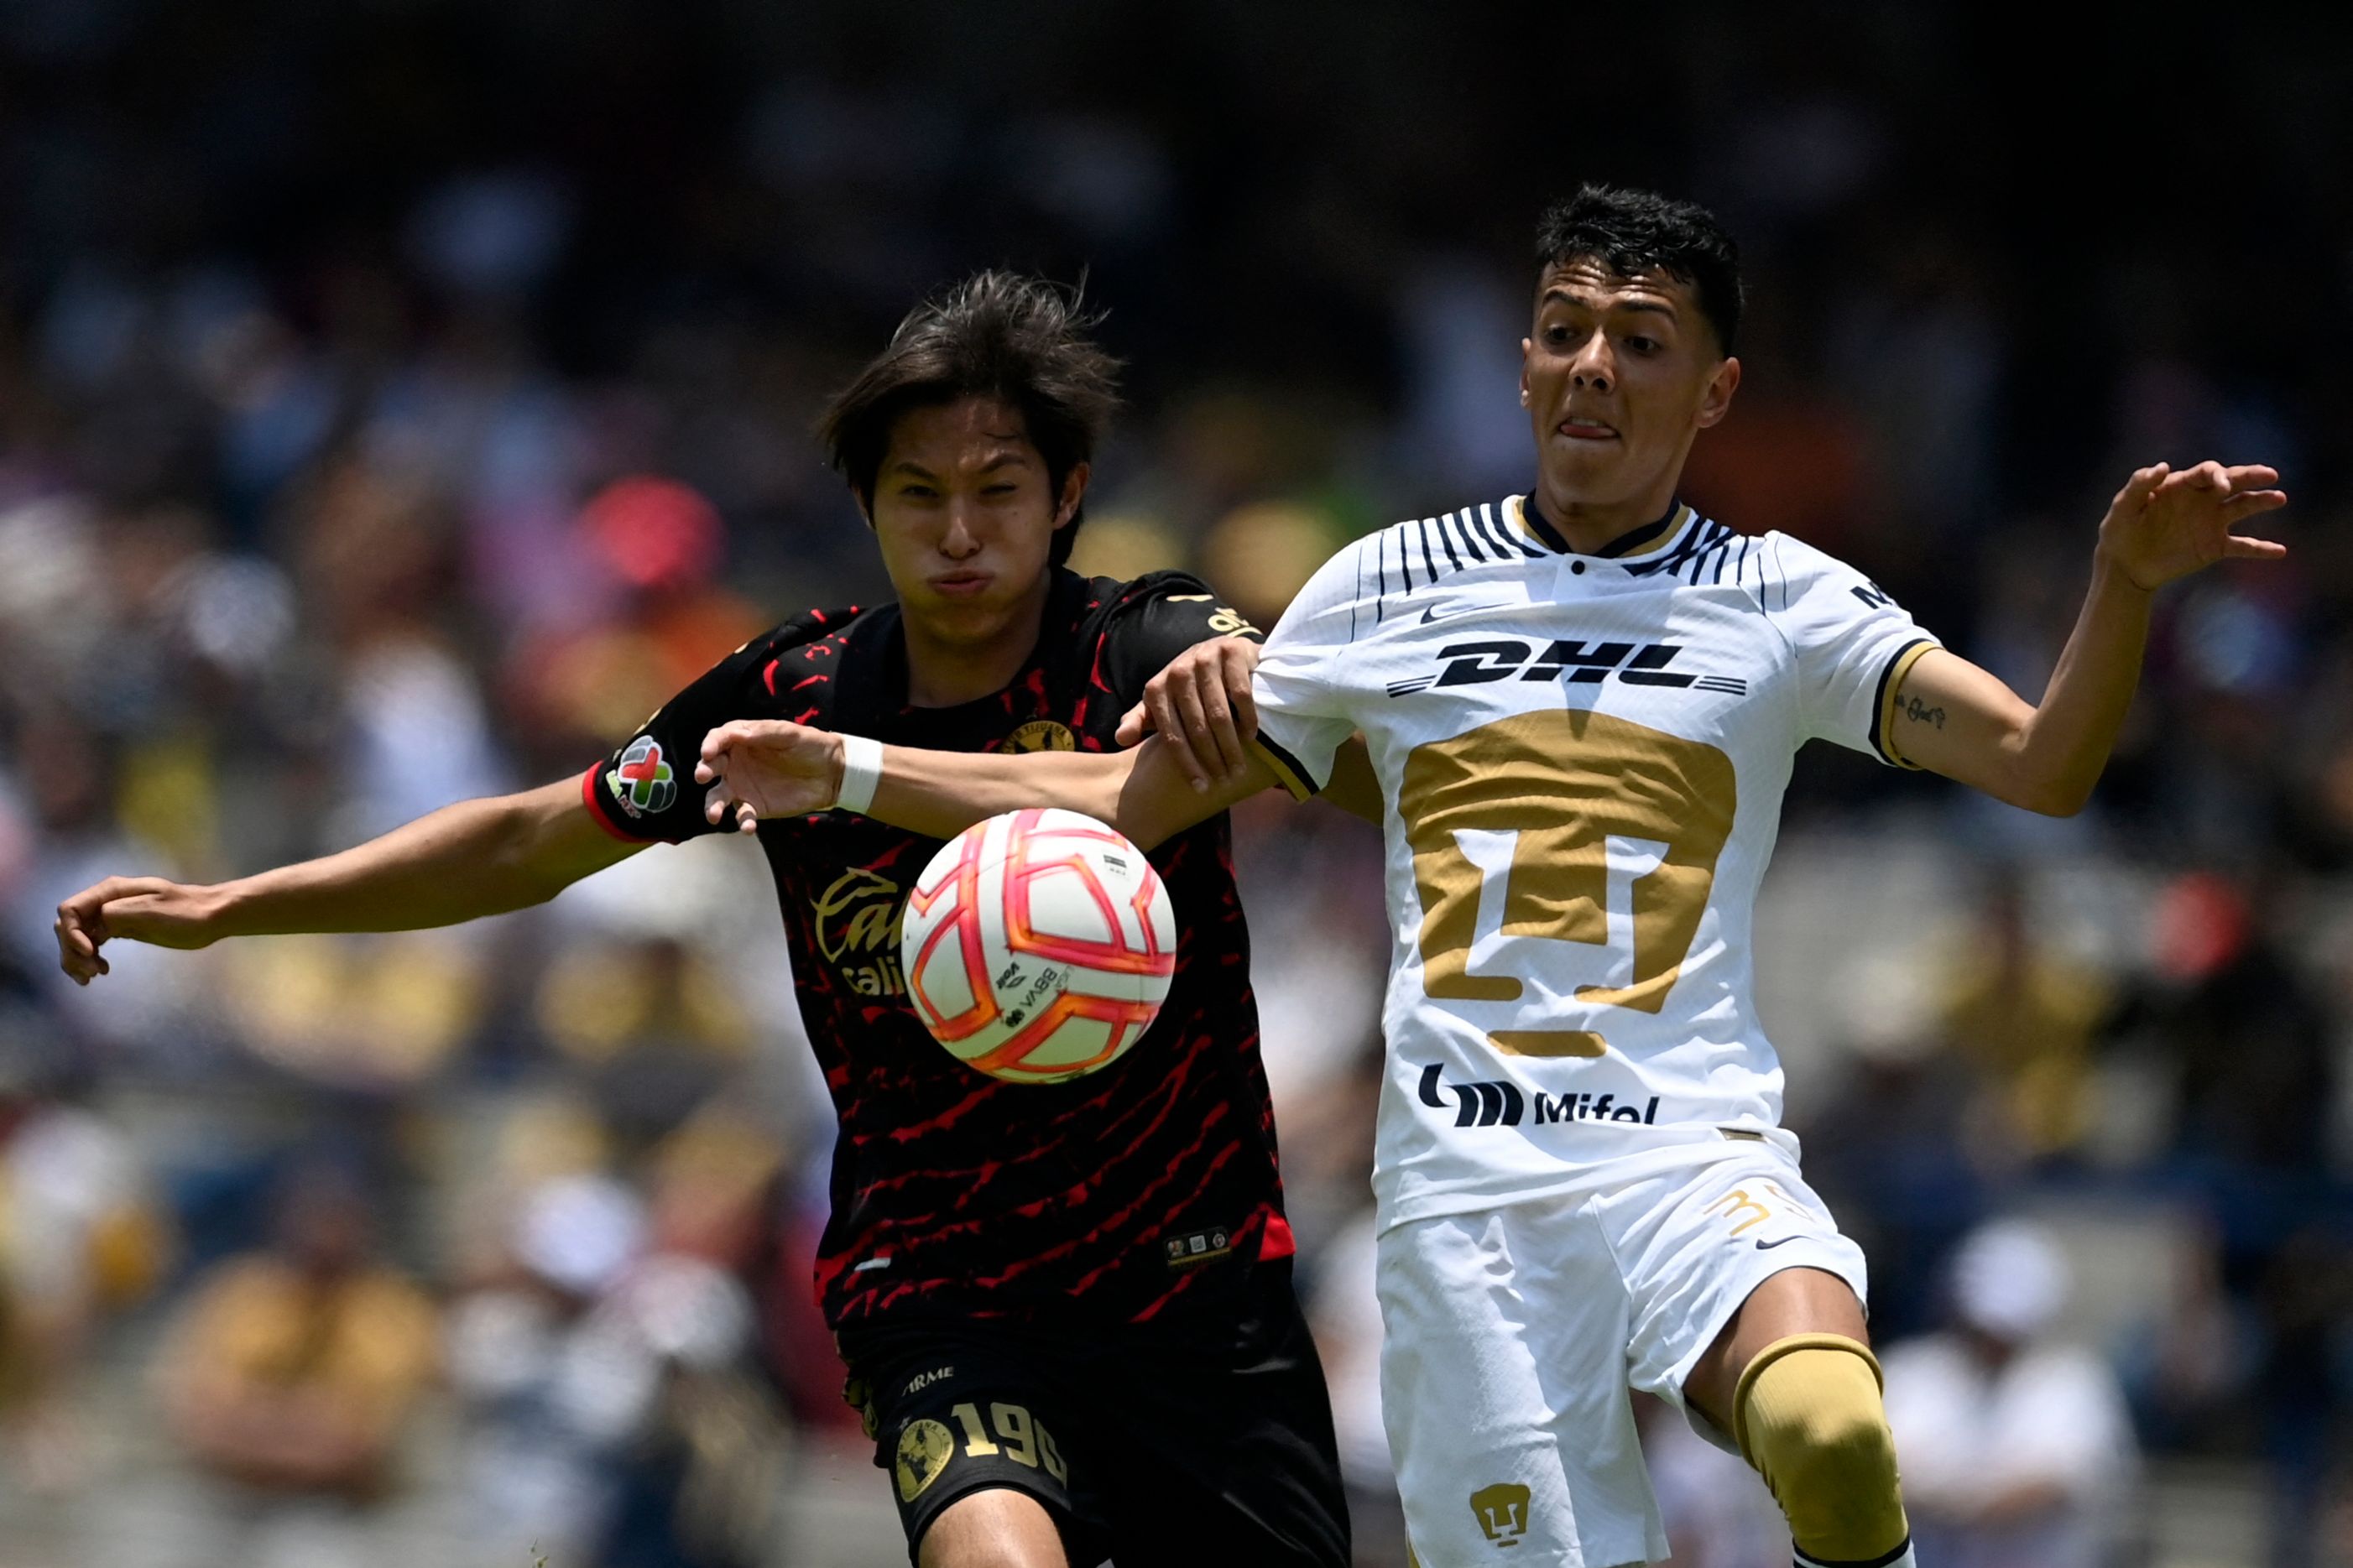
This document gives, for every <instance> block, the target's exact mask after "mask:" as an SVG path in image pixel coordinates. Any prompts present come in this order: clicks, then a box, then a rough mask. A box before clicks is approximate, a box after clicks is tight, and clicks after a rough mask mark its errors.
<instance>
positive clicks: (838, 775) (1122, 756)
mask: <svg viewBox="0 0 2353 1568" xmlns="http://www.w3.org/2000/svg"><path fill="white" fill-rule="evenodd" d="M877 751H878V752H879V769H880V771H879V774H878V775H877V777H876V779H875V782H874V785H873V794H872V795H871V798H870V799H868V800H867V801H866V803H865V804H864V805H862V806H860V807H858V808H857V809H859V810H860V811H861V812H862V813H863V814H864V815H865V816H871V817H873V818H875V819H876V820H877V821H880V822H887V823H889V824H891V825H892V826H893V827H903V828H905V829H907V830H908V831H909V832H911V833H921V834H923V835H925V836H926V837H933V838H952V837H955V835H957V834H959V833H961V832H963V831H964V830H965V828H967V827H969V826H972V825H973V824H974V823H976V822H980V821H983V820H985V819H986V818H988V817H991V816H998V815H1000V814H1002V813H1004V812H1008V811H1020V810H1024V809H1027V808H1029V807H1032V806H1058V807H1060V808H1061V809H1063V810H1065V811H1077V812H1083V813H1085V814H1086V815H1087V816H1092V817H1094V818H1095V819H1096V820H1098V821H1101V822H1108V823H1110V824H1111V825H1112V826H1114V827H1117V828H1118V829H1119V830H1120V831H1121V832H1122V833H1124V834H1126V835H1127V836H1128V837H1130V838H1132V839H1134V841H1135V842H1136V843H1137V844H1139V845H1141V846H1142V847H1145V848H1147V849H1148V848H1151V847H1153V846H1155V845H1156V844H1159V843H1160V842H1162V841H1163V840H1165V839H1166V838H1168V837H1172V836H1174V835H1176V834H1177V833H1181V832H1183V831H1184V830H1185V829H1186V828H1187V827H1190V826H1193V825H1194V824H1195V823H1197V822H1202V821H1206V820H1207V819H1208V818H1209V817H1211V816H1215V815H1217V814H1218V813H1219V812H1220V811H1223V810H1225V809H1226V807H1227V806H1229V805H1232V804H1233V803H1234V802H1235V801H1237V800H1240V799H1241V798H1242V797H1243V796H1245V795H1252V794H1255V793H1256V792H1257V791H1259V790H1261V789H1264V788H1266V787H1267V786H1268V785H1269V784H1272V783H1273V782H1274V778H1273V774H1272V773H1269V772H1268V771H1267V768H1266V765H1265V764H1264V763H1261V762H1259V761H1257V760H1256V759H1255V758H1252V759H1251V760H1250V763H1249V765H1248V766H1247V767H1246V768H1245V769H1244V770H1243V772H1242V773H1241V774H1240V775H1239V776H1238V777H1236V778H1234V779H1231V780H1228V781H1223V782H1220V783H1218V784H1214V785H1212V786H1211V787H1208V788H1206V789H1204V788H1198V787H1196V785H1195V784H1194V781H1193V780H1192V779H1191V778H1190V777H1189V776H1188V775H1187V773H1186V771H1185V770H1184V768H1183V767H1182V766H1181V765H1180V764H1179V763H1178V762H1177V761H1176V756H1175V754H1174V752H1173V751H1172V749H1171V748H1170V747H1169V745H1168V743H1167V742H1166V741H1165V740H1163V739H1161V738H1160V737H1159V736H1157V735H1155V736H1154V737H1152V738H1151V739H1150V740H1147V741H1146V742H1145V743H1144V744H1143V745H1141V746H1137V747H1135V748H1134V749H1133V750H1131V751H1124V752H977V753H976V752H934V751H928V750H925V749H923V748H921V747H916V746H882V747H880V748H877ZM845 757H846V752H845V746H844V737H842V736H839V735H834V734H828V733H827V732H826V731H821V730H810V729H806V728H804V727H803V726H801V725H798V724H793V723H789V722H786V721H782V720H774V719H764V720H740V721H735V722H733V723H729V724H723V725H721V726H720V727H719V728H718V729H716V730H713V731H711V733H710V734H709V735H707V736H706V737H704V739H703V742H702V756H701V758H700V759H699V760H698V762H697V763H696V766H695V771H694V777H695V782H696V783H697V784H704V785H707V786H709V790H710V793H709V794H708V795H706V796H705V798H704V803H703V809H704V814H705V815H706V816H708V818H709V819H710V820H711V821H712V823H714V824H717V823H722V822H727V821H730V820H732V821H733V825H734V826H735V827H736V829H737V830H738V831H740V832H750V831H752V830H753V829H754V828H756V827H757V826H758V825H759V823H760V820H761V819H763V818H766V817H778V816H802V815H804V814H806V813H808V812H814V811H826V810H829V809H831V808H832V807H833V806H834V805H836V804H837V803H838V802H839V800H840V798H841V795H842V785H843V782H844V780H845V778H846V776H847V765H846V761H845Z"/></svg>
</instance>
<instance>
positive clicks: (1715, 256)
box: [1536, 184, 1743, 354]
mask: <svg viewBox="0 0 2353 1568" xmlns="http://www.w3.org/2000/svg"><path fill="white" fill-rule="evenodd" d="M1587 258H1589V259H1591V260H1594V261H1599V262H1600V263H1601V264H1602V265H1603V266H1604V267H1607V268H1609V269H1610V270H1611V271H1612V272H1615V273H1617V274H1619V275H1620V276H1621V277H1626V278H1631V277H1633V276H1635V275H1636V274H1638V273H1642V272H1648V271H1650V270H1651V268H1657V269H1658V270H1659V271H1661V272H1663V273H1665V274H1666V275H1667V276H1668V277H1670V278H1673V279H1679V280H1680V281H1682V282H1684V283H1687V284H1689V285H1691V289H1692V292H1693V293H1694V294H1695V295H1697V296H1698V297H1699V309H1700V314H1702V315H1703V316H1705V317H1706V318H1707V321H1708V325H1709V326H1711V327H1713V328H1715V342H1716V346H1717V347H1719V348H1721V349H1722V350H1723V351H1724V352H1725V353H1727V354H1728V353H1731V352H1732V344H1733V340H1734V339H1735V338H1736V336H1737V335H1738V334H1739V331H1740V306H1741V299H1742V292H1743V291H1742V289H1741V284H1740V247H1739V246H1738V245H1737V244H1736V243H1735V242H1734V241H1733V237H1732V236H1730V235H1729V234H1726V233H1725V231H1724V226H1723V225H1722V224H1720V223H1718V222H1716V221H1715V214H1714V213H1712V212H1710V211H1708V210H1707V209H1706V208H1705V207H1704V206H1701V205H1699V204H1697V203H1696V202H1679V201H1676V200H1675V199H1674V198H1672V196H1662V195H1658V194H1657V193H1656V192H1653V191H1630V190H1626V189H1623V188H1621V187H1619V186H1615V185H1593V184H1588V185H1580V186H1578V187H1577V194H1576V195H1573V196H1571V197H1569V198H1568V199H1567V201H1565V202H1556V203H1555V204H1554V205H1552V206H1550V207H1548V208H1546V211H1545V215H1544V216H1543V217H1542V218H1540V219H1538V220H1537V223H1536V266H1537V268H1539V269H1542V268H1549V267H1558V266H1560V265H1562V264H1563V263H1565V262H1570V261H1577V260H1580V259H1587Z"/></svg>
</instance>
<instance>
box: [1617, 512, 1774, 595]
mask: <svg viewBox="0 0 2353 1568" xmlns="http://www.w3.org/2000/svg"><path fill="white" fill-rule="evenodd" d="M1763 555H1764V551H1763V550H1762V549H1761V548H1760V542H1759V541H1757V540H1755V539H1752V538H1750V537H1749V536H1748V535H1746V534H1745V533H1736V532H1734V531H1732V530H1731V529H1729V528H1726V527H1725V525H1724V524H1722V523H1720V522H1718V521H1715V519H1714V518H1712V517H1694V518H1693V519H1692V521H1691V524H1690V526H1689V527H1687V528H1685V529H1684V530H1683V537H1682V538H1680V539H1678V540H1676V541H1675V542H1674V545H1673V547H1672V549H1670V550H1668V551H1667V552H1665V553H1664V554H1662V555H1660V556H1659V557H1657V558H1656V559H1655V560H1651V561H1638V562H1631V563H1628V564H1627V566H1626V573H1627V575H1629V576H1632V577H1648V576H1650V575H1651V574H1654V573H1659V572H1667V573H1672V574H1674V575H1675V576H1677V577H1680V578H1682V579H1683V581H1684V582H1686V583H1689V584H1691V585H1692V586H1694V588H1696V587H1700V586H1703V585H1705V584H1717V583H1736V584H1747V585H1749V586H1750V587H1751V591H1752V592H1754V591H1756V588H1755V584H1758V583H1761V582H1762V580H1763V576H1764V570H1763V569H1764V561H1763V559H1762V558H1763ZM1760 607H1761V605H1760Z"/></svg>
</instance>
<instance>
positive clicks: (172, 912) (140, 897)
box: [50, 877, 221, 985]
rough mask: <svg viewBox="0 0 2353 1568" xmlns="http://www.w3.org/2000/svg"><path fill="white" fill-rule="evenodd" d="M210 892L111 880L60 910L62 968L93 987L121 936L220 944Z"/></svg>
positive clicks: (152, 880) (166, 943) (158, 881)
mask: <svg viewBox="0 0 2353 1568" xmlns="http://www.w3.org/2000/svg"><path fill="white" fill-rule="evenodd" d="M212 892H213V890H212V889H210V888H202V887H193V886H190V885H189V884H187V883H185V882H174V881H169V880H167V879H164V878H162V877H109V878H108V879H106V880H105V881H103V882H100V883H99V884H98V885H97V886H95V887H90V888H84V889H82V890H81V891H80V892H79V893H76V894H75V895H74V896H73V897H72V898H70V899H68V900H66V901H65V902H64V903H62V904H59V905H58V919H57V924H56V925H54V926H53V927H51V928H50V929H51V930H53V931H56V932H57V937H58V968H59V969H62V970H64V971H65V972H66V973H68V974H69V975H70V976H72V977H73V981H74V984H77V985H87V984H90V982H91V981H93V980H95V979H97V978H98V977H99V976H100V975H101V974H105V973H111V965H109V964H108V963H107V962H106V960H105V958H104V957H103V956H101V955H100V952H99V951H98V950H99V949H100V948H101V947H103V946H105V945H106V944H107V943H108V942H111V941H113V940H114V939H115V938H116V937H121V938H124V939H125V940H127V941H131V942H149V943H152V944H153V945H154V946H156V947H176V948H181V949H183V950H186V949H194V948H199V947H210V946H211V945H212V944H213V943H214V942H217V941H219V940H220V935H221V933H220V931H218V930H217V929H216V927H215V926H214V924H213V912H214V900H213V897H212Z"/></svg>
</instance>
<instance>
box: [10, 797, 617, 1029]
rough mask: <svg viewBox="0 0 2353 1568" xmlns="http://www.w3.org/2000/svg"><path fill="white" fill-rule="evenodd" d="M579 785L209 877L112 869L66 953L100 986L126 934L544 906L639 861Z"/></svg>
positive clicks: (497, 801) (409, 923) (416, 920)
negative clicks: (294, 860)
mask: <svg viewBox="0 0 2353 1568" xmlns="http://www.w3.org/2000/svg"><path fill="white" fill-rule="evenodd" d="M643 847H644V846H643V845H638V844H625V843H622V842H621V841H619V840H618V839H616V838H614V837H612V836H611V835H610V834H608V833H607V832H606V831H605V830H604V829H603V828H602V827H600V826H597V824H596V818H595V817H593V816H590V815H589V812H588V807H587V806H586V805H585V804H584V803H583V802H582V800H581V798H580V785H579V784H578V783H576V782H574V781H566V782H565V783H562V784H548V785H546V786H545V787H543V788H541V789H534V790H526V791H524V792H522V794H520V795H501V796H498V797H496V798H493V799H488V800H468V801H460V802H459V803H458V804H457V805H449V806H444V807H442V808H441V809H440V810H439V811H437V812H434V813H432V814H431V815H430V816H421V817H419V818H417V820H416V821H415V822H412V823H409V824H408V825H407V826H405V827H398V828H395V829H394V830H393V831H392V832H390V833H387V834H385V836H384V837H381V838H374V839H370V840H369V841H368V842H367V843H365V844H362V845H360V846H358V847H355V848H352V849H346V850H343V852H342V853H340V854H336V855H329V856H325V857H323V858H320V859H317V860H305V861H302V862H301V863H300V864H298V865H293V866H282V867H280V868H278V869H276V870H274V871H264V872H262V873H260V874H259V876H253V877H241V878H239V879H237V880H235V881H231V882H216V883H212V884H209V885H203V884H196V883H189V882H174V881H171V880H168V879H165V878H162V877H109V878H108V879H106V880H104V881H102V882H100V883H99V884H97V885H96V886H95V887H91V888H86V889H83V890H82V891H80V892H79V893H76V894H75V895H74V896H73V897H72V898H70V899H68V900H66V901H65V902H64V903H62V904H59V905H58V919H57V925H56V928H55V929H56V931H57V938H58V967H60V968H62V969H63V970H64V971H65V972H66V973H68V974H69V975H71V976H72V977H73V978H74V979H75V980H76V981H78V982H79V983H80V984H84V985H87V984H90V981H91V980H93V979H95V978H96V977H98V976H99V975H101V974H104V973H106V972H107V963H106V960H105V958H104V957H103V956H102V955H101V954H100V952H99V949H100V948H101V947H102V946H104V945H105V944H106V943H107V942H110V941H112V940H114V939H116V938H118V937H120V938H123V939H126V940H128V941H132V942H151V943H153V945H155V946H157V947H177V948H198V947H209V946H211V945H212V944H213V943H214V942H218V941H220V940H221V939H222V938H223V937H229V936H266V935H282V934H286V933H289V932H294V931H415V930H417V929H419V928H422V927H426V926H444V925H455V924H457V923H458V922H459V921H470V920H474V919H477V918H479V917H480V916H483V915H495V914H504V913H505V912H507V911H508V910H519V909H523V908H525V907H527V906H529V905H532V904H536V903H543V902H544V901H546V900H549V899H552V898H554V896H555V895H556V894H557V893H559V892H562V891H563V890H564V889H565V888H567V887H569V886H571V885H572V884H573V883H574V882H576V881H578V880H579V879H581V878H583V877H586V876H587V875H589V874H590V873H591V872H595V871H600V870H602V869H604V868H606V867H607V866H610V865H612V864H613V863H614V862H615V861H617V860H624V859H627V858H628V857H629V856H631V855H633V854H635V853H636V852H637V851H638V849H641V848H643Z"/></svg>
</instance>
